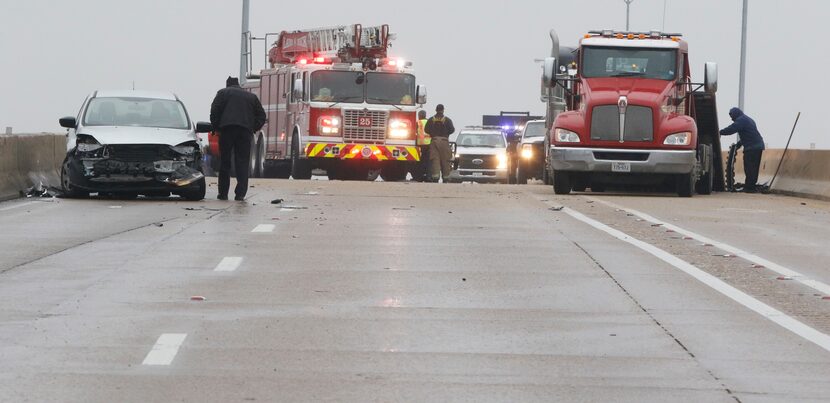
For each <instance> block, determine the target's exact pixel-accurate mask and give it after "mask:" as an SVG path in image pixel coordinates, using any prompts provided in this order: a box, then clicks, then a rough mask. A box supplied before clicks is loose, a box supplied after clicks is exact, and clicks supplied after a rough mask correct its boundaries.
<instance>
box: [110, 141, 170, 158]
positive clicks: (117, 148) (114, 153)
mask: <svg viewBox="0 0 830 403" xmlns="http://www.w3.org/2000/svg"><path fill="white" fill-rule="evenodd" d="M106 151H107V153H106V155H107V156H108V157H109V158H111V159H116V160H119V161H133V162H146V161H159V160H170V159H175V155H174V152H173V150H171V149H170V146H166V145H162V144H124V145H110V146H107V149H106Z"/></svg>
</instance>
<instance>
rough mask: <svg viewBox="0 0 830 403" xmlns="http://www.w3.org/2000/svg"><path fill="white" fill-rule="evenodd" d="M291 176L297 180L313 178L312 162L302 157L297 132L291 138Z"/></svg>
mask: <svg viewBox="0 0 830 403" xmlns="http://www.w3.org/2000/svg"><path fill="white" fill-rule="evenodd" d="M291 177H292V178H294V179H295V180H309V179H311V162H310V161H309V160H307V159H301V158H300V137H299V136H297V134H296V133H294V136H292V138H291Z"/></svg>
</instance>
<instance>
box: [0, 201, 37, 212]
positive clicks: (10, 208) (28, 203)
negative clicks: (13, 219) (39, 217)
mask: <svg viewBox="0 0 830 403" xmlns="http://www.w3.org/2000/svg"><path fill="white" fill-rule="evenodd" d="M37 203H38V202H33V201H32V202H26V203H20V204H14V205H11V206H9V207H3V208H0V211H9V210H14V209H16V208H20V207H26V206H31V205H33V204H37Z"/></svg>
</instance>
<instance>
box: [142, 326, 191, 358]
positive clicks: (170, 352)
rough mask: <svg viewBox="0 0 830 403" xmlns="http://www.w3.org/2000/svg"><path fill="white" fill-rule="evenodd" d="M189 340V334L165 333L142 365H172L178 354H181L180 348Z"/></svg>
mask: <svg viewBox="0 0 830 403" xmlns="http://www.w3.org/2000/svg"><path fill="white" fill-rule="evenodd" d="M185 338H187V333H164V334H162V335H161V336H159V338H158V340H157V341H156V344H155V345H154V346H153V349H152V350H150V352H149V353H147V357H144V362H142V363H141V365H170V364H171V363H172V362H173V359H174V358H176V354H178V353H179V347H181V346H182V343H184V339H185Z"/></svg>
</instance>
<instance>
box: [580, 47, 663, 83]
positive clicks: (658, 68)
mask: <svg viewBox="0 0 830 403" xmlns="http://www.w3.org/2000/svg"><path fill="white" fill-rule="evenodd" d="M676 70H677V50H675V49H646V48H606V47H585V48H583V56H582V76H583V77H586V78H592V77H644V78H655V79H658V80H674V78H675V75H676Z"/></svg>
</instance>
